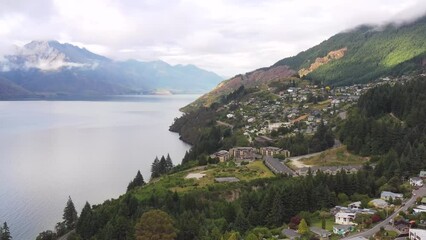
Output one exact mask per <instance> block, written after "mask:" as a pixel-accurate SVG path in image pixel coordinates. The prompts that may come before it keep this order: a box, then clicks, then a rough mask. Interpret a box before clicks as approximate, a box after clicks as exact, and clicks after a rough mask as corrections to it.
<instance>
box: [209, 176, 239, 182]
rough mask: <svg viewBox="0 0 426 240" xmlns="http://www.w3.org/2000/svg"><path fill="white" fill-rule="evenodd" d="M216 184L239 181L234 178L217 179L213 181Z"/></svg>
mask: <svg viewBox="0 0 426 240" xmlns="http://www.w3.org/2000/svg"><path fill="white" fill-rule="evenodd" d="M214 180H215V181H216V182H220V183H222V182H239V181H240V179H238V178H236V177H218V178H215V179H214Z"/></svg>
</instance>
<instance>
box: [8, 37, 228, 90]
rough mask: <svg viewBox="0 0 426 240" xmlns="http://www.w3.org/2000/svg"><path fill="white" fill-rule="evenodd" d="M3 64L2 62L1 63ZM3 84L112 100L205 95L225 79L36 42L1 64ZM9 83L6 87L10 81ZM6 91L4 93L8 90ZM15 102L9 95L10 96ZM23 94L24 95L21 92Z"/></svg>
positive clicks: (191, 67) (191, 68)
mask: <svg viewBox="0 0 426 240" xmlns="http://www.w3.org/2000/svg"><path fill="white" fill-rule="evenodd" d="M0 59H1V58H0ZM0 78H2V79H4V81H0V98H1V97H2V96H1V94H2V93H1V88H2V84H3V85H4V84H6V83H13V85H14V87H13V88H11V86H8V87H7V89H17V88H18V87H19V89H21V90H22V89H23V90H25V91H26V92H29V93H32V94H35V95H53V96H55V95H57V94H60V95H61V96H62V95H85V96H86V95H107V94H128V93H146V92H155V91H157V90H159V89H161V90H167V91H171V92H176V93H202V92H206V91H208V90H210V89H212V88H214V87H215V86H216V85H217V84H218V83H219V82H220V81H221V80H222V78H221V77H219V76H218V75H217V74H215V73H213V72H209V71H205V70H203V69H200V68H198V67H196V66H194V65H176V66H172V65H170V64H168V63H166V62H163V61H154V62H140V61H136V60H128V61H124V62H120V61H113V60H111V59H109V58H106V57H104V56H101V55H98V54H95V53H92V52H90V51H88V50H87V49H85V48H79V47H77V46H74V45H71V44H68V43H59V42H57V41H33V42H30V43H28V44H26V45H25V46H23V47H21V48H17V49H16V52H15V54H13V55H7V56H4V57H3V60H2V61H0ZM6 80H7V81H6ZM4 88H5V87H4ZM8 92H9V94H8V96H10V95H11V94H10V90H9V91H8ZM21 93H22V91H21Z"/></svg>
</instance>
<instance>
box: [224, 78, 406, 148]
mask: <svg viewBox="0 0 426 240" xmlns="http://www.w3.org/2000/svg"><path fill="white" fill-rule="evenodd" d="M411 79H412V77H410V76H402V77H398V78H389V77H384V78H381V79H379V80H378V81H375V82H371V83H367V84H355V85H351V86H342V87H334V88H330V87H327V86H325V87H320V86H318V85H304V84H299V85H300V86H296V85H297V84H295V83H294V87H288V88H287V89H285V90H280V89H281V88H283V87H282V86H278V87H277V86H272V87H271V86H269V87H268V88H267V89H265V90H263V91H260V92H258V93H257V94H256V95H255V96H249V97H247V98H243V99H237V100H232V101H230V102H229V103H228V104H226V105H224V106H223V107H222V108H220V109H219V110H218V113H219V114H220V117H219V120H218V124H219V125H223V126H228V127H231V128H235V127H242V128H243V134H244V135H245V136H246V137H247V138H248V140H249V142H255V141H257V142H264V141H267V142H270V141H272V140H274V139H276V137H277V132H278V131H279V130H280V129H282V128H285V129H287V131H285V132H288V133H289V134H295V133H299V132H300V133H302V134H314V133H315V132H316V130H317V127H318V125H319V124H321V123H324V124H325V125H327V124H328V123H330V122H332V121H333V119H335V118H340V119H343V120H344V119H346V117H347V109H349V108H350V107H351V106H352V105H354V104H356V102H357V100H358V99H359V97H360V96H361V95H362V94H363V93H365V92H366V91H368V90H369V89H371V88H374V87H377V86H380V85H383V84H390V85H393V84H395V83H396V82H399V83H404V82H405V81H409V80H411Z"/></svg>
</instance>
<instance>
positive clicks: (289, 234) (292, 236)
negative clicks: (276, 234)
mask: <svg viewBox="0 0 426 240" xmlns="http://www.w3.org/2000/svg"><path fill="white" fill-rule="evenodd" d="M281 233H282V234H283V235H285V236H286V237H287V238H289V239H291V240H293V239H298V238H300V236H301V235H300V234H299V233H298V232H297V231H296V230H293V229H283V230H282V232H281Z"/></svg>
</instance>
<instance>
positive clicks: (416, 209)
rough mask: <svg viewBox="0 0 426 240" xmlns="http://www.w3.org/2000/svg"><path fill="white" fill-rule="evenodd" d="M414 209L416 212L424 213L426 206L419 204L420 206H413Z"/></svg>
mask: <svg viewBox="0 0 426 240" xmlns="http://www.w3.org/2000/svg"><path fill="white" fill-rule="evenodd" d="M413 211H414V213H415V214H417V213H424V212H426V206H425V205H419V206H417V207H415V208H413Z"/></svg>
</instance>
